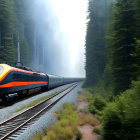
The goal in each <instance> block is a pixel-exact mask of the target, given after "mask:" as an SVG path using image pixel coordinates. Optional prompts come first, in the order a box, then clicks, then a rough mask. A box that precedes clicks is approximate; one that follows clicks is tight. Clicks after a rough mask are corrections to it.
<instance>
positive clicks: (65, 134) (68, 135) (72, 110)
mask: <svg viewBox="0 0 140 140" xmlns="http://www.w3.org/2000/svg"><path fill="white" fill-rule="evenodd" d="M76 109H77V107H76V106H75V105H73V104H68V103H65V104H63V108H62V109H61V110H60V111H58V112H57V119H58V121H57V122H56V123H55V124H53V125H52V126H51V127H50V130H48V131H45V133H44V132H42V133H41V132H39V133H37V134H35V135H34V136H33V137H32V140H72V139H73V137H74V136H75V137H76V140H80V139H81V137H82V134H81V133H80V131H79V130H78V129H77V126H78V123H79V115H78V113H77V112H76Z"/></svg>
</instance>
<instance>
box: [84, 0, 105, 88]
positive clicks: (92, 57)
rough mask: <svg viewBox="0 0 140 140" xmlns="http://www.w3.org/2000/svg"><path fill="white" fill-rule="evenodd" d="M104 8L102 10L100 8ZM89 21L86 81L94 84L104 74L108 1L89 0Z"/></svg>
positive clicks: (90, 84) (91, 84)
mask: <svg viewBox="0 0 140 140" xmlns="http://www.w3.org/2000/svg"><path fill="white" fill-rule="evenodd" d="M99 9H102V10H99ZM88 12H89V22H88V25H87V35H86V83H85V86H87V87H88V86H93V85H95V84H96V83H97V82H98V80H99V79H100V78H101V77H102V76H103V73H104V67H105V38H104V36H105V25H106V18H107V14H106V12H107V3H106V1H100V0H90V1H89V8H88Z"/></svg>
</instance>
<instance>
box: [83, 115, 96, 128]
mask: <svg viewBox="0 0 140 140" xmlns="http://www.w3.org/2000/svg"><path fill="white" fill-rule="evenodd" d="M84 123H88V124H91V125H92V126H95V125H98V122H97V120H96V119H95V118H94V117H93V116H91V115H86V116H85V118H84Z"/></svg>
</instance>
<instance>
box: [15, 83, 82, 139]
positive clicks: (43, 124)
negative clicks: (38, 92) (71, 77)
mask: <svg viewBox="0 0 140 140" xmlns="http://www.w3.org/2000/svg"><path fill="white" fill-rule="evenodd" d="M81 85H82V83H80V84H79V85H78V86H77V87H76V88H75V89H73V90H72V91H71V92H70V93H68V94H67V95H66V96H65V97H64V98H62V99H61V100H60V101H59V102H58V103H56V104H55V105H54V106H53V107H52V108H51V109H50V110H49V111H47V112H46V113H45V114H44V115H43V116H42V117H41V118H39V120H37V121H36V122H35V123H34V124H32V125H30V126H29V127H28V128H27V129H26V130H25V131H24V132H23V133H21V134H20V135H19V136H18V137H17V138H16V139H15V140H29V139H30V138H31V137H32V135H33V134H35V133H37V132H39V131H42V130H43V129H45V128H47V129H49V127H50V125H51V124H53V123H54V122H55V121H56V119H55V117H54V115H53V114H54V112H56V111H57V110H59V109H60V108H61V107H62V105H63V104H64V103H66V102H67V103H74V104H76V103H77V102H76V101H77V97H78V92H79V91H81V90H82V88H81Z"/></svg>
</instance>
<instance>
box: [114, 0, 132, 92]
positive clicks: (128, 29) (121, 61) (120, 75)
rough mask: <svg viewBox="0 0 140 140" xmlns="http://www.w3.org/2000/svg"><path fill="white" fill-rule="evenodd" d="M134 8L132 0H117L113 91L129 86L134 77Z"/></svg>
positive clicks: (119, 90)
mask: <svg viewBox="0 0 140 140" xmlns="http://www.w3.org/2000/svg"><path fill="white" fill-rule="evenodd" d="M134 25H135V19H134V9H133V0H118V1H117V2H116V7H115V14H114V27H113V28H114V35H113V40H112V41H113V44H112V49H113V55H112V59H113V62H112V69H113V77H114V92H115V93H120V92H121V91H124V90H126V89H128V88H129V86H130V84H131V80H133V79H134V76H133V72H134V71H135V68H134V67H133V63H134V59H133V57H132V56H131V54H132V53H133V52H134V50H135V49H134V46H133V45H134V42H135V41H134Z"/></svg>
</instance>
